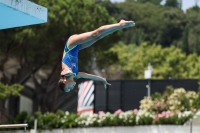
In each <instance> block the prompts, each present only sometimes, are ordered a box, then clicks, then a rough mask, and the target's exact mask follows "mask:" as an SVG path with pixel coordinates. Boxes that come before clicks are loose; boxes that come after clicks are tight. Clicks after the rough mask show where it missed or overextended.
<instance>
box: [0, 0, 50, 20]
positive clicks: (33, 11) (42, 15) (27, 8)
mask: <svg viewBox="0 0 200 133" xmlns="http://www.w3.org/2000/svg"><path fill="white" fill-rule="evenodd" d="M0 3H2V4H5V5H7V6H9V7H11V8H14V9H16V10H19V11H21V12H24V13H26V14H29V15H31V16H34V17H36V18H38V19H41V20H43V21H44V22H47V19H48V9H47V8H45V7H43V6H40V5H37V4H35V3H33V2H30V1H29V0H0Z"/></svg>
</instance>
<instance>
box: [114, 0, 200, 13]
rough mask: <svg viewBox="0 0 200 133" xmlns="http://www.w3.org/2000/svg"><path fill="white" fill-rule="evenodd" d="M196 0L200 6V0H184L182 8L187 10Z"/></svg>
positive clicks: (120, 0)
mask: <svg viewBox="0 0 200 133" xmlns="http://www.w3.org/2000/svg"><path fill="white" fill-rule="evenodd" d="M111 1H112V2H123V1H124V0H111ZM195 1H197V2H198V6H200V0H182V2H183V3H182V9H183V10H184V11H185V10H186V9H188V8H190V7H192V6H194V5H195Z"/></svg>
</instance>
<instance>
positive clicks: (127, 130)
mask: <svg viewBox="0 0 200 133" xmlns="http://www.w3.org/2000/svg"><path fill="white" fill-rule="evenodd" d="M27 133H28V132H27ZM30 133H35V132H34V131H31V132H30ZM41 133H200V126H193V127H192V132H190V126H174V125H158V126H133V127H99V128H75V129H65V130H60V129H54V130H52V131H48V130H43V131H42V132H41Z"/></svg>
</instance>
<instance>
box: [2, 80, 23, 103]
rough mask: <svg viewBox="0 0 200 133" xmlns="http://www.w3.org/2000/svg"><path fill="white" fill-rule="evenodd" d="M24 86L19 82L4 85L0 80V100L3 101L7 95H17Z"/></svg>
mask: <svg viewBox="0 0 200 133" xmlns="http://www.w3.org/2000/svg"><path fill="white" fill-rule="evenodd" d="M23 88H24V87H23V86H22V85H19V84H13V85H7V84H6V85H5V84H3V83H1V82H0V102H2V101H4V100H5V99H6V98H8V97H9V96H11V95H12V96H19V95H20V91H21V90H22V89H23Z"/></svg>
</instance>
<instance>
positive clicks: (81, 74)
mask: <svg viewBox="0 0 200 133" xmlns="http://www.w3.org/2000/svg"><path fill="white" fill-rule="evenodd" d="M76 78H85V79H91V80H95V81H101V82H103V84H104V87H105V88H106V87H107V85H111V84H109V83H108V82H107V81H106V79H105V78H102V77H100V76H97V75H92V74H88V73H85V72H79V73H78V75H77V77H76Z"/></svg>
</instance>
